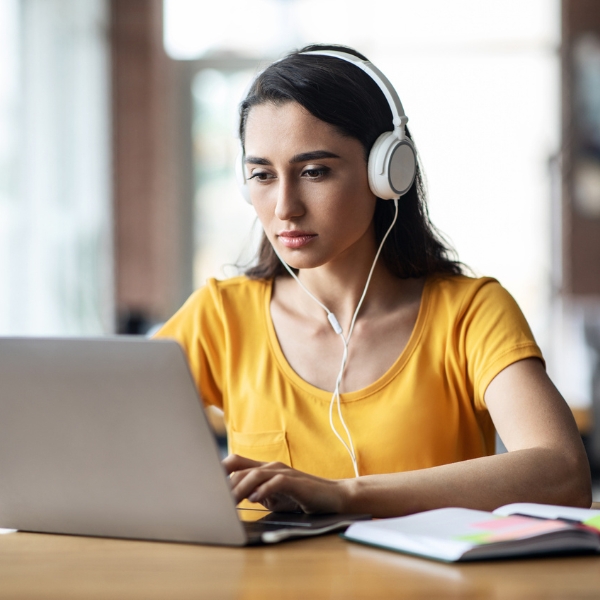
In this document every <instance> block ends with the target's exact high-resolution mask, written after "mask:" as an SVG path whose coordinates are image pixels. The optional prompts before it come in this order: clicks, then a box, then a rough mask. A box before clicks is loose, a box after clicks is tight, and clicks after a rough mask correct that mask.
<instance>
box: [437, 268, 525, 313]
mask: <svg viewBox="0 0 600 600" xmlns="http://www.w3.org/2000/svg"><path fill="white" fill-rule="evenodd" d="M427 288H428V291H429V294H430V296H431V298H432V301H433V302H434V303H436V304H438V305H439V304H442V305H445V306H446V307H448V308H451V309H452V310H453V312H455V313H456V314H457V315H461V314H464V313H465V312H466V311H468V310H469V309H472V308H474V307H478V306H490V305H496V306H505V305H511V306H512V305H516V302H515V300H514V299H513V298H512V296H511V295H510V293H509V292H508V291H507V290H506V289H505V288H503V287H502V285H500V283H499V282H498V281H497V280H496V279H494V278H493V277H467V276H466V275H448V276H444V275H442V276H440V275H436V276H433V277H432V278H431V279H430V280H428V282H427Z"/></svg>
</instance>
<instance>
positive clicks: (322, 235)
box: [245, 102, 376, 269]
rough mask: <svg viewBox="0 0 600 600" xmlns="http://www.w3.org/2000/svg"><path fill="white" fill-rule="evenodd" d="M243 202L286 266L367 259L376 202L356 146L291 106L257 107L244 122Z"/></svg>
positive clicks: (372, 243) (358, 143)
mask: <svg viewBox="0 0 600 600" xmlns="http://www.w3.org/2000/svg"><path fill="white" fill-rule="evenodd" d="M245 157H246V158H245V163H246V164H245V168H246V174H247V177H248V186H249V190H250V199H251V200H252V204H253V205H254V208H255V209H256V212H257V214H258V218H259V219H260V221H261V223H262V225H263V227H264V230H265V233H266V235H267V237H268V238H269V240H270V242H271V244H273V246H274V247H275V249H276V250H277V252H279V254H280V256H281V257H282V258H283V259H284V260H285V261H286V262H287V263H288V264H289V265H290V266H292V267H294V268H297V269H310V268H315V267H319V266H321V265H324V264H326V263H330V262H332V261H336V260H339V259H350V260H352V258H353V257H354V256H357V257H358V256H362V257H364V256H369V257H370V256H371V253H372V252H373V250H371V249H372V248H373V247H374V245H375V241H374V239H375V236H374V232H373V227H372V221H373V213H374V211H375V202H376V198H375V196H374V194H373V193H372V192H371V190H370V189H369V184H368V177H367V165H366V162H365V158H364V149H363V147H362V144H361V143H360V142H359V141H358V140H356V139H355V138H351V137H344V136H343V135H341V134H340V133H339V132H338V131H337V130H336V129H334V128H333V127H332V126H331V125H329V124H328V123H325V122H324V121H321V120H319V119H317V118H316V117H314V116H313V115H311V114H310V113H309V112H308V111H307V110H305V109H304V108H303V107H302V106H300V105H299V104H297V103H296V102H287V103H285V104H281V105H275V104H272V103H266V104H261V105H259V106H255V107H253V108H252V109H251V110H250V113H249V115H248V119H247V122H246V134H245Z"/></svg>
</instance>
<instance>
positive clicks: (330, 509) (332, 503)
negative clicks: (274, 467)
mask: <svg viewBox="0 0 600 600" xmlns="http://www.w3.org/2000/svg"><path fill="white" fill-rule="evenodd" d="M342 493H343V492H342V490H341V488H340V485H339V482H337V481H327V480H317V479H314V478H311V477H306V476H296V473H294V472H288V473H278V474H276V475H274V476H273V477H271V478H270V479H267V480H265V481H264V483H262V484H260V485H259V486H257V488H256V490H255V491H254V493H252V494H251V495H250V498H249V500H251V501H252V502H260V503H262V504H270V503H272V502H276V501H277V499H278V498H279V497H281V496H284V497H285V498H287V499H288V501H289V502H291V503H295V504H296V505H298V506H299V507H300V508H301V510H302V511H304V512H305V513H337V512H340V511H341V509H342V504H341V500H342V499H341V494H342Z"/></svg>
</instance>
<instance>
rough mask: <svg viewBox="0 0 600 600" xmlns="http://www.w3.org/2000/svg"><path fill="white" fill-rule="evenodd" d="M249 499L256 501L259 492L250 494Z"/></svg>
mask: <svg viewBox="0 0 600 600" xmlns="http://www.w3.org/2000/svg"><path fill="white" fill-rule="evenodd" d="M248 500H250V502H256V501H257V500H258V494H257V493H253V494H250V495H249V496H248Z"/></svg>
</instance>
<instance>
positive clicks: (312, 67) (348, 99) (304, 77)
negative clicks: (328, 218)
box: [239, 45, 463, 279]
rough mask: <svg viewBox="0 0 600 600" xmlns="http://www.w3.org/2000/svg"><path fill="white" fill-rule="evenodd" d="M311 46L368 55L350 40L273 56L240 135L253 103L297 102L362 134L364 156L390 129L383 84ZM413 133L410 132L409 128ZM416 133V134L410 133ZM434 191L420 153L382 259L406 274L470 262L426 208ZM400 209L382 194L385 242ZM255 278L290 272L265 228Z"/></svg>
mask: <svg viewBox="0 0 600 600" xmlns="http://www.w3.org/2000/svg"><path fill="white" fill-rule="evenodd" d="M311 50H342V51H344V52H347V53H350V54H353V55H354V56H357V57H359V58H361V59H363V60H367V59H366V58H365V57H364V56H363V55H362V54H359V53H358V52H356V50H353V49H352V48H348V47H345V46H327V45H311V46H306V47H305V48H302V50H299V51H297V52H292V53H291V54H289V55H288V56H287V57H286V58H284V59H283V60H280V61H278V62H275V63H273V64H272V65H270V66H269V67H268V68H267V69H266V70H265V71H263V72H262V73H261V74H260V75H259V76H258V77H257V78H256V80H255V81H254V83H253V84H252V86H251V88H250V90H249V92H248V95H247V96H246V98H245V99H244V100H243V101H242V103H241V106H240V129H239V133H240V140H241V141H242V145H244V140H245V138H244V135H245V129H246V121H247V119H248V114H249V112H250V109H251V108H252V107H253V106H258V105H260V104H265V103H267V102H271V103H273V104H284V103H286V102H297V103H298V104H300V105H301V106H303V107H304V108H305V109H306V110H308V111H309V112H310V113H311V114H312V115H314V116H315V117H317V119H320V120H321V121H325V123H329V124H330V125H332V126H333V127H335V128H336V129H337V130H338V131H339V132H340V133H341V134H342V135H344V136H348V137H351V138H355V139H357V140H359V141H360V142H361V144H362V145H363V148H364V150H365V162H366V161H367V159H368V155H369V150H370V149H371V146H372V145H373V143H374V142H375V140H376V139H377V138H378V137H379V136H380V135H381V134H382V133H383V132H385V131H391V130H392V129H393V125H392V111H391V109H390V107H389V104H388V102H387V100H386V98H385V96H384V95H383V92H382V91H381V89H380V88H379V86H378V85H377V84H376V83H375V81H373V79H372V78H371V77H370V76H369V75H367V74H366V73H364V72H363V71H362V70H361V69H359V68H357V67H356V66H354V65H353V64H351V63H349V62H347V61H344V60H340V59H338V58H334V57H331V56H322V55H316V54H313V55H310V54H309V55H306V54H302V52H309V51H311ZM406 134H407V136H408V137H411V135H410V132H409V131H408V128H407V129H406ZM411 139H412V138H411ZM426 198H427V191H426V187H425V181H424V177H423V172H422V169H421V166H420V161H419V160H418V157H417V172H416V176H415V181H414V183H413V185H412V187H411V188H410V189H409V191H408V192H407V193H406V194H405V195H404V196H402V197H401V198H400V200H399V202H398V220H397V221H396V224H395V225H394V228H393V229H392V231H391V233H390V235H389V236H388V238H387V240H386V242H385V244H384V246H383V249H382V252H381V260H382V261H383V263H384V264H385V266H386V267H387V268H388V269H389V271H390V272H391V273H392V274H394V275H396V276H397V277H400V278H409V277H424V276H427V275H432V274H434V273H446V274H452V275H460V274H462V273H463V265H462V263H460V262H459V261H458V260H457V259H456V258H455V253H454V251H453V250H452V249H451V248H450V246H449V245H448V244H447V243H446V242H445V241H444V240H443V238H442V236H441V234H440V233H439V232H438V231H437V230H436V229H435V227H434V226H433V224H432V223H431V221H430V219H429V214H428V212H427V202H426ZM393 216H394V203H393V202H390V201H388V200H382V199H381V198H378V199H377V203H376V206H375V214H374V217H373V221H374V227H375V239H376V243H377V244H380V243H381V240H382V239H383V236H384V235H385V232H386V231H387V229H388V227H389V226H390V223H391V222H392V219H393ZM246 275H247V276H248V277H250V278H252V279H271V278H273V277H277V276H280V275H284V276H285V275H289V274H288V272H287V271H286V269H285V268H284V266H283V265H282V264H281V262H280V260H279V258H278V257H277V255H276V254H275V252H274V251H273V247H272V246H271V243H270V242H269V240H268V238H267V237H266V235H265V234H264V233H263V237H262V240H261V243H260V247H259V251H258V260H257V263H256V265H255V266H253V267H251V268H249V269H247V270H246Z"/></svg>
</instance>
